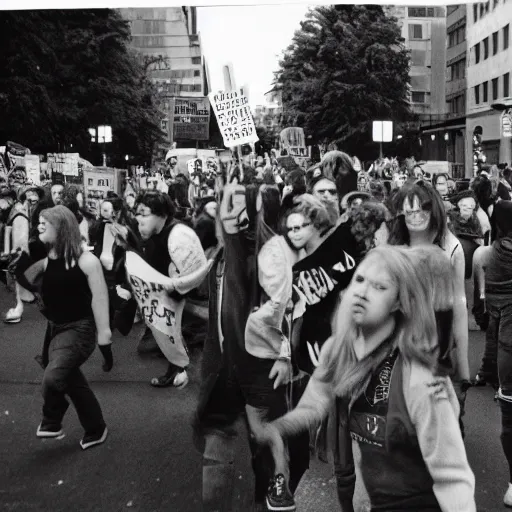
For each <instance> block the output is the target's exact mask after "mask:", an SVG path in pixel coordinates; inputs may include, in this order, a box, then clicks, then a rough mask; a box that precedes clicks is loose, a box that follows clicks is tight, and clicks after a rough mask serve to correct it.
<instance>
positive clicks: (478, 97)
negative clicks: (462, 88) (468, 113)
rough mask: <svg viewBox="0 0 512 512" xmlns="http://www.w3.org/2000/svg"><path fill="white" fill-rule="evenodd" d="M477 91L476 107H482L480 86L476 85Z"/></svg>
mask: <svg viewBox="0 0 512 512" xmlns="http://www.w3.org/2000/svg"><path fill="white" fill-rule="evenodd" d="M474 89H475V105H480V86H479V85H476V86H475V87H474Z"/></svg>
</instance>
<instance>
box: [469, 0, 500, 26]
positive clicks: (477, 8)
mask: <svg viewBox="0 0 512 512" xmlns="http://www.w3.org/2000/svg"><path fill="white" fill-rule="evenodd" d="M506 1H507V0H503V3H505V2H506ZM499 2H500V0H487V2H481V3H478V4H473V22H474V23H476V22H477V21H478V18H479V17H480V19H482V18H483V17H484V16H485V15H486V14H487V13H488V12H489V9H490V8H491V3H492V10H493V11H494V9H496V7H498V4H499ZM479 15H480V16H479Z"/></svg>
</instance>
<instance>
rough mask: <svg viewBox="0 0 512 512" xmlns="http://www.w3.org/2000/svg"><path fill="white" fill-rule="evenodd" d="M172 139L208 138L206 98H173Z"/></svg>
mask: <svg viewBox="0 0 512 512" xmlns="http://www.w3.org/2000/svg"><path fill="white" fill-rule="evenodd" d="M173 103H174V114H173V123H172V127H173V128H172V129H173V140H184V139H185V140H208V139H209V138H210V102H209V101H208V98H175V99H174V102H173Z"/></svg>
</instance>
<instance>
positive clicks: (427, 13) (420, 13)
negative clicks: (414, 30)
mask: <svg viewBox="0 0 512 512" xmlns="http://www.w3.org/2000/svg"><path fill="white" fill-rule="evenodd" d="M407 12H408V15H409V18H433V17H434V15H435V11H434V8H433V7H409V8H408V9H407Z"/></svg>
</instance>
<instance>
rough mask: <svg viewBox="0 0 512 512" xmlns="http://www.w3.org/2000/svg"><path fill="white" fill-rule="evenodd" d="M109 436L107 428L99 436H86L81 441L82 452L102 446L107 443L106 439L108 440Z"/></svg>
mask: <svg viewBox="0 0 512 512" xmlns="http://www.w3.org/2000/svg"><path fill="white" fill-rule="evenodd" d="M107 435H108V429H107V427H105V428H104V429H103V432H101V433H99V434H85V436H84V437H83V438H82V440H81V441H80V446H81V447H82V450H87V448H92V447H93V446H96V445H97V444H102V443H104V442H105V439H107Z"/></svg>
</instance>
